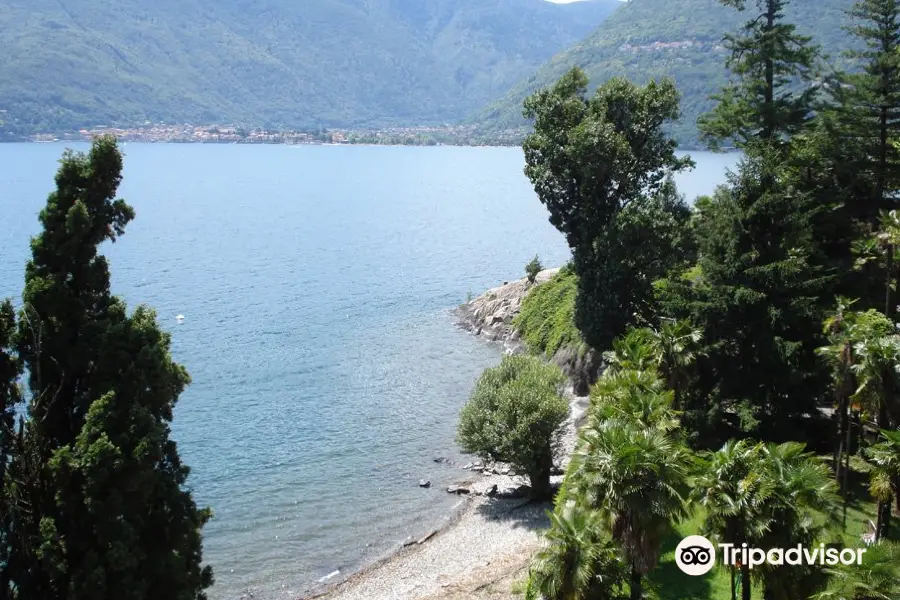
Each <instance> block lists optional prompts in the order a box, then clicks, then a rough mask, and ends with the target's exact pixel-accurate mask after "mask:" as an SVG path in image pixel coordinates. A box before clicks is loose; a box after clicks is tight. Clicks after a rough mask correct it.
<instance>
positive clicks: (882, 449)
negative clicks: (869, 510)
mask: <svg viewBox="0 0 900 600" xmlns="http://www.w3.org/2000/svg"><path fill="white" fill-rule="evenodd" d="M881 437H882V438H883V439H882V441H881V442H879V443H877V444H873V445H872V446H871V447H870V448H869V449H868V450H867V451H866V454H867V455H868V457H869V460H871V461H872V462H873V463H874V465H875V468H874V469H873V470H872V479H871V484H870V490H871V492H872V496H873V497H874V498H875V499H876V500H878V503H879V514H878V523H877V524H876V526H875V541H876V542H877V541H879V540H880V539H881V537H882V536H886V535H887V533H888V531H889V530H890V517H891V499H892V498H897V502H898V505H900V484H898V481H900V431H887V430H882V432H881ZM898 509H900V508H898Z"/></svg>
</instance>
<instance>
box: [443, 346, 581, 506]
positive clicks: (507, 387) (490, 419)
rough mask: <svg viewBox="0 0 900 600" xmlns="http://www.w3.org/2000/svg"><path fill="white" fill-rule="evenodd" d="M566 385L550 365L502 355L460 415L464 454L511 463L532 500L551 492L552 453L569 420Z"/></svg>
mask: <svg viewBox="0 0 900 600" xmlns="http://www.w3.org/2000/svg"><path fill="white" fill-rule="evenodd" d="M564 382H565V377H564V376H563V374H562V372H561V371H560V370H559V369H558V368H557V367H555V366H553V365H549V364H546V363H544V362H543V361H541V360H540V359H538V358H535V357H533V356H506V357H504V358H503V362H501V363H500V365H499V366H497V367H494V368H491V369H487V370H486V371H485V372H484V373H483V374H482V375H481V378H479V380H478V383H477V384H476V385H475V389H474V390H473V391H472V395H471V396H470V398H469V401H468V403H466V405H465V406H464V407H463V409H462V412H461V414H460V421H459V430H458V434H457V440H458V442H459V444H460V446H461V447H462V449H463V451H465V452H469V453H471V454H476V455H478V456H480V457H481V458H483V459H485V460H494V461H500V462H506V463H510V464H511V465H512V466H513V468H514V469H516V470H517V471H520V472H522V473H525V474H527V475H528V477H529V479H530V480H531V488H532V492H533V495H534V496H535V497H537V498H546V497H548V496H549V493H550V471H551V469H552V467H553V451H554V449H555V448H556V446H557V444H558V442H559V435H560V430H559V427H560V425H562V423H563V421H565V420H566V417H567V416H568V415H569V404H568V402H567V401H566V399H565V398H563V396H562V395H561V389H562V386H563V384H564Z"/></svg>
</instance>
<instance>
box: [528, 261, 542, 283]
mask: <svg viewBox="0 0 900 600" xmlns="http://www.w3.org/2000/svg"><path fill="white" fill-rule="evenodd" d="M543 270H544V265H542V264H541V259H539V258H538V255H537V254H535V255H534V258H532V259H531V262H530V263H528V264H527V265H525V275H526V277H528V283H531V284H533V283H534V282H535V280H537V276H538V273H540V272H541V271H543Z"/></svg>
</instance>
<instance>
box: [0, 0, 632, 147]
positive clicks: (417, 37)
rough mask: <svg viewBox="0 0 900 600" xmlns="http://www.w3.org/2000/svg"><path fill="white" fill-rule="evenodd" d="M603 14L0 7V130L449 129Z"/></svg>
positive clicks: (27, 1)
mask: <svg viewBox="0 0 900 600" xmlns="http://www.w3.org/2000/svg"><path fill="white" fill-rule="evenodd" d="M617 6H618V2H617V0H591V1H590V2H587V3H576V4H571V5H560V4H551V3H549V2H545V1H544V0H493V1H490V2H477V1H475V0H462V1H459V2H457V1H454V0H428V1H427V2H421V1H420V2H412V1H410V0H294V1H292V0H181V1H180V2H177V1H175V0H158V1H157V2H154V3H153V4H152V5H146V4H143V3H141V2H140V0H119V1H118V2H115V3H113V2H109V1H107V0H59V1H57V0H0V47H3V48H4V52H5V54H6V55H7V56H6V58H7V60H5V61H2V62H0V111H3V112H0V120H2V122H0V130H4V129H5V130H6V131H18V132H20V133H22V132H35V131H40V130H61V129H71V128H77V127H82V126H91V125H135V124H141V123H143V122H147V121H150V122H166V123H178V122H195V123H236V124H246V125H252V126H264V127H266V126H268V127H282V126H283V127H300V126H351V125H352V126H358V125H363V124H365V125H372V126H384V125H392V124H431V123H434V124H437V123H441V122H451V121H459V120H460V119H462V118H463V117H464V116H465V115H466V114H469V113H471V112H472V111H474V110H476V109H477V108H478V107H479V106H483V105H484V104H485V103H487V102H489V101H491V100H493V99H496V98H499V97H500V95H501V94H502V93H504V92H505V91H506V90H507V89H508V88H509V87H510V86H512V85H513V84H514V83H515V82H516V81H518V80H519V79H521V78H522V77H524V76H525V75H527V74H528V73H530V72H532V71H533V70H534V69H535V68H536V67H537V66H538V65H540V64H541V63H542V62H543V61H544V60H546V58H548V57H549V56H551V55H552V54H553V53H554V52H555V51H557V50H558V49H560V48H563V47H565V46H567V45H568V44H570V43H572V42H574V41H576V40H577V39H579V38H581V37H583V36H584V35H586V34H587V33H588V32H589V31H590V30H591V29H593V27H594V26H595V25H596V24H597V23H599V22H601V21H602V20H603V18H605V17H606V16H607V15H608V14H610V13H611V12H612V11H613V10H614V9H615V8H616V7H617ZM523 31H528V32H530V35H527V36H526V35H522V32H523Z"/></svg>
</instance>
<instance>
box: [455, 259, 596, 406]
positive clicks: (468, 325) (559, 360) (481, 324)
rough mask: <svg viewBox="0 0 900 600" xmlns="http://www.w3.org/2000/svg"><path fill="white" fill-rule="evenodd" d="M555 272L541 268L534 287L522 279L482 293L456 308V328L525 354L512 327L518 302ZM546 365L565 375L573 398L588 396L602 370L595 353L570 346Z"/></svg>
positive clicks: (523, 347) (519, 306)
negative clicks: (551, 365)
mask: <svg viewBox="0 0 900 600" xmlns="http://www.w3.org/2000/svg"><path fill="white" fill-rule="evenodd" d="M558 272H559V269H545V270H543V271H541V272H540V273H538V276H537V278H536V280H535V283H534V284H529V283H528V280H527V279H525V278H522V279H519V280H516V281H511V282H505V283H504V284H503V285H501V286H498V287H495V288H492V289H490V290H488V291H486V292H485V293H483V294H481V295H480V296H478V297H477V298H475V299H474V300H471V301H470V302H467V303H465V304H463V305H461V306H460V307H459V308H458V309H457V311H456V314H457V317H458V318H459V324H460V326H461V327H462V328H464V329H466V330H467V331H471V332H472V333H473V334H475V335H477V336H481V337H483V338H485V339H487V340H489V341H492V342H497V343H499V344H502V345H503V349H504V350H505V351H506V352H507V353H510V354H514V353H519V352H525V351H526V348H525V343H524V342H523V341H522V340H521V339H520V337H519V333H518V332H517V331H516V330H515V328H514V327H513V324H512V323H513V319H515V317H516V315H518V314H519V310H520V309H521V307H522V301H523V300H524V299H525V296H527V295H528V292H529V291H531V289H532V287H534V286H535V285H540V284H542V283H544V282H546V281H548V280H549V279H550V278H551V277H553V276H554V275H556V273H558ZM550 362H552V363H554V364H556V365H557V366H558V367H559V368H560V369H562V371H563V373H565V374H566V376H567V377H568V378H569V380H570V381H571V382H572V391H573V393H574V394H575V395H576V396H586V395H587V394H588V392H589V391H590V387H591V385H592V384H593V383H594V382H595V381H597V377H598V376H599V374H600V372H601V370H602V368H603V360H602V357H601V355H600V353H599V352H595V351H594V350H587V351H581V349H579V348H573V347H570V346H564V347H562V348H560V349H559V350H557V351H556V354H554V355H553V357H551V358H550Z"/></svg>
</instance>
